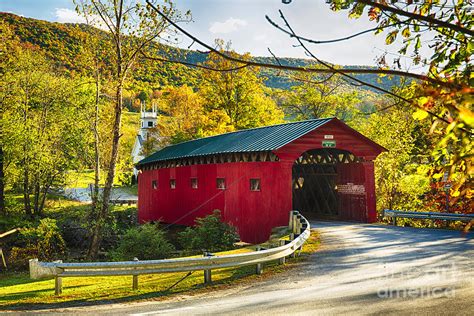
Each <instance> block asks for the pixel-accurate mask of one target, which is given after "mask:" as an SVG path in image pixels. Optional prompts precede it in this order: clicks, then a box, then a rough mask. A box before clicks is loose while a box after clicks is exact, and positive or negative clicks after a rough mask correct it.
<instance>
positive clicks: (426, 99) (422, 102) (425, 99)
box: [418, 97, 430, 106]
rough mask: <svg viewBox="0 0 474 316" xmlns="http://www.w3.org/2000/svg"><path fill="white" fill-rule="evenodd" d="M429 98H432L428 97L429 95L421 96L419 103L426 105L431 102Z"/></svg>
mask: <svg viewBox="0 0 474 316" xmlns="http://www.w3.org/2000/svg"><path fill="white" fill-rule="evenodd" d="M429 100H430V99H429V98H427V97H421V98H419V99H418V105H419V106H424V105H425V104H426V103H428V102H429Z"/></svg>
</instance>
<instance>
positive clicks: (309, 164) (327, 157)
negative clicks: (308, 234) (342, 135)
mask: <svg viewBox="0 0 474 316" xmlns="http://www.w3.org/2000/svg"><path fill="white" fill-rule="evenodd" d="M358 162H359V159H358V158H357V157H355V156H354V155H353V154H352V153H350V152H349V151H346V150H341V149H335V148H322V149H314V150H309V151H307V152H305V153H303V155H301V156H300V157H299V158H298V159H297V160H296V161H295V163H294V164H293V209H295V210H299V211H301V212H303V213H305V215H306V216H308V217H313V218H326V219H341V216H340V215H341V213H342V212H341V206H342V204H343V203H341V196H340V194H339V193H338V190H337V185H338V183H339V182H340V179H341V177H340V175H338V171H339V172H341V170H343V169H344V170H345V169H347V168H338V166H340V165H341V164H358ZM344 204H345V203H344Z"/></svg>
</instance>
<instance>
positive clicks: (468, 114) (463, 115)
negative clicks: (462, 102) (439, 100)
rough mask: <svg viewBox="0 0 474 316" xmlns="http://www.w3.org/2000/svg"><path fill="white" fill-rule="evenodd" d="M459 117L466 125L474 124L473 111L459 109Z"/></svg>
mask: <svg viewBox="0 0 474 316" xmlns="http://www.w3.org/2000/svg"><path fill="white" fill-rule="evenodd" d="M459 118H460V120H461V121H463V122H465V123H466V125H468V126H473V125H474V113H472V111H470V110H469V109H466V108H460V109H459Z"/></svg>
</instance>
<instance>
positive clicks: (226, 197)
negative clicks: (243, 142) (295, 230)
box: [138, 162, 291, 243]
mask: <svg viewBox="0 0 474 316" xmlns="http://www.w3.org/2000/svg"><path fill="white" fill-rule="evenodd" d="M191 178H196V179H197V181H198V188H197V189H193V188H192V187H191ZM217 178H224V179H225V182H226V189H225V190H221V189H218V188H217V184H216V181H217V180H216V179H217ZM170 179H174V180H175V181H176V188H175V189H172V188H171V187H170ZM250 179H260V191H251V190H250ZM152 181H156V183H157V189H153V187H152ZM138 194H139V207H138V208H139V220H140V222H142V223H143V222H146V221H152V220H153V221H156V220H160V221H162V222H164V223H174V224H180V225H187V226H190V225H193V224H194V220H195V218H196V217H204V216H206V215H208V214H211V213H212V211H213V210H215V209H219V210H220V211H221V214H222V217H223V220H224V221H226V222H229V223H231V224H233V225H234V226H236V227H237V228H238V231H239V234H240V237H241V239H242V240H243V241H246V242H251V243H258V242H263V241H266V240H267V239H268V237H269V236H270V232H271V229H272V228H273V227H276V226H284V225H287V224H288V214H289V211H290V210H291V165H289V164H284V163H283V164H282V163H280V162H235V163H218V164H205V165H192V166H181V167H174V168H162V169H156V170H146V171H143V172H142V173H141V174H140V175H139V181H138Z"/></svg>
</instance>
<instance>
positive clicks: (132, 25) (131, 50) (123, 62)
mask: <svg viewBox="0 0 474 316" xmlns="http://www.w3.org/2000/svg"><path fill="white" fill-rule="evenodd" d="M160 9H161V10H163V11H164V12H165V14H166V16H167V17H168V18H170V19H171V20H177V19H181V14H180V13H179V11H177V10H176V8H175V7H174V5H173V4H172V3H171V2H170V1H165V3H164V4H163V5H162V6H160ZM77 10H78V11H79V12H80V13H82V14H83V15H86V16H92V17H93V16H98V17H100V23H101V24H102V25H103V26H104V27H106V28H107V31H108V32H107V36H108V39H109V41H110V43H111V44H113V47H114V58H113V63H114V66H115V69H114V71H113V75H112V76H113V85H114V90H115V92H114V98H115V106H114V118H113V128H112V135H113V136H112V147H111V153H110V158H109V163H108V170H107V177H106V181H105V186H104V190H103V197H102V198H103V201H102V206H101V209H100V211H99V212H98V213H97V218H96V219H95V225H94V228H93V230H92V238H91V246H90V249H89V257H91V258H95V257H96V256H97V253H98V251H99V247H100V243H101V232H102V227H103V225H104V221H105V220H106V218H107V214H108V212H109V200H110V195H111V192H112V185H113V181H114V177H115V172H116V164H117V160H118V154H119V144H120V135H121V132H120V128H121V120H122V109H123V87H124V84H125V82H126V80H127V78H128V76H129V73H130V71H131V70H132V68H133V66H134V64H135V62H136V60H137V58H138V57H139V56H140V52H141V50H142V49H144V48H147V47H149V46H152V45H153V44H154V42H155V41H156V40H157V39H158V38H159V37H160V35H162V34H163V33H164V32H165V30H167V29H169V24H168V23H166V22H165V21H164V20H163V19H161V18H160V17H159V16H158V15H157V14H156V12H154V11H153V10H150V5H149V4H148V5H145V6H143V5H142V4H141V3H140V2H136V3H134V2H129V1H126V0H120V1H115V0H114V1H112V0H90V1H87V2H84V4H83V5H82V6H79V7H77Z"/></svg>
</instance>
